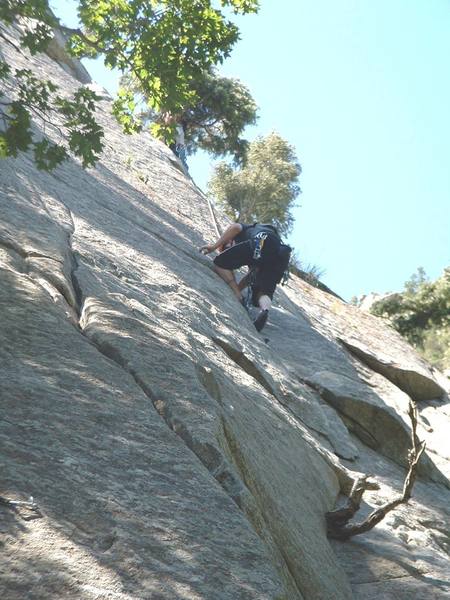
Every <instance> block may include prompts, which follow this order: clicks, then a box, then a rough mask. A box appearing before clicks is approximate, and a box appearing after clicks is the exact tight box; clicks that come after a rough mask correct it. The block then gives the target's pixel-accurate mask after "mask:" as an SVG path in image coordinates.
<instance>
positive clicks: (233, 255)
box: [214, 240, 253, 271]
mask: <svg viewBox="0 0 450 600" xmlns="http://www.w3.org/2000/svg"><path fill="white" fill-rule="evenodd" d="M252 262H253V243H252V242H251V241H250V240H248V241H247V242H241V243H240V244H236V245H235V246H231V248H227V249H226V250H224V251H223V252H221V253H220V254H219V255H218V256H216V258H215V259H214V264H215V265H217V266H218V267H220V268H221V269H228V270H229V271H233V270H234V269H239V267H243V266H244V265H248V266H250V265H251V264H252Z"/></svg>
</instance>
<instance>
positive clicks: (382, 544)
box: [0, 30, 450, 600]
mask: <svg viewBox="0 0 450 600" xmlns="http://www.w3.org/2000/svg"><path fill="white" fill-rule="evenodd" d="M2 33H3V35H5V36H6V37H8V36H9V35H11V36H12V38H11V41H14V32H13V31H12V30H9V32H8V31H6V30H2ZM1 49H2V50H1V51H2V55H3V57H5V58H7V59H8V60H9V61H10V62H11V63H13V64H15V65H16V66H17V67H18V68H19V67H27V68H30V67H31V68H33V71H34V72H35V73H37V74H39V75H40V76H42V77H43V78H48V77H52V78H53V79H54V80H56V82H57V83H58V84H59V85H60V86H61V87H62V88H63V89H65V90H67V91H68V92H70V91H71V90H73V89H75V88H76V87H77V85H79V84H78V82H77V81H75V80H74V79H72V78H71V77H70V75H69V74H68V73H66V72H65V70H63V69H62V68H61V67H59V66H58V65H57V64H56V63H55V62H53V61H52V60H51V59H50V58H49V57H47V56H45V55H38V56H37V57H35V58H33V59H31V58H29V57H28V55H27V54H26V53H22V52H17V50H16V49H15V48H14V46H13V45H12V44H10V43H7V42H6V41H4V40H2V47H1ZM9 93H11V94H13V86H12V89H11V90H9ZM98 116H99V119H100V121H101V122H102V124H103V126H104V127H105V131H106V147H105V153H104V155H103V157H102V160H101V161H100V163H99V164H98V165H97V167H96V168H95V169H90V170H87V171H84V170H83V169H82V168H81V167H80V166H79V165H78V164H77V163H76V162H75V161H70V162H68V163H66V164H64V165H63V166H61V167H59V168H58V169H56V170H55V171H54V172H53V173H51V174H47V173H42V172H39V171H37V170H36V169H35V167H34V165H33V161H32V159H31V158H30V157H28V156H21V157H20V158H19V159H16V160H12V159H11V160H10V159H8V160H3V161H2V162H1V163H0V211H1V219H0V269H1V271H0V276H1V286H0V338H1V345H0V360H1V365H2V369H1V374H0V377H1V381H0V398H1V415H0V416H1V421H0V444H1V448H2V478H1V490H0V494H1V496H2V497H3V498H8V499H13V500H19V501H27V500H28V498H29V497H30V496H32V497H33V499H34V502H35V503H36V504H37V506H38V507H39V511H37V512H36V511H30V510H28V509H27V508H26V507H24V506H20V505H19V506H17V507H16V510H12V507H11V506H7V505H6V504H4V503H3V504H0V518H1V520H0V527H1V531H2V540H3V541H2V559H1V563H0V564H1V567H0V568H1V571H0V593H1V597H2V598H5V600H6V599H8V600H9V599H11V600H12V599H23V598H27V599H28V598H30V599H37V598H51V599H59V598H83V599H97V598H99V599H103V598H105V599H106V598H118V599H142V598H145V599H147V598H148V599H152V600H160V599H164V600H173V599H178V598H180V599H186V600H198V599H205V600H216V599H220V600H222V599H223V600H250V599H255V600H262V599H264V600H265V599H267V600H269V599H274V600H275V599H279V600H281V599H286V600H297V599H298V600H300V599H304V600H316V599H317V600H330V599H333V600H334V599H336V600H349V599H351V598H352V597H354V598H357V599H361V600H362V599H369V600H370V599H372V598H373V599H375V598H377V599H379V598H382V599H383V598H385V599H391V598H392V599H394V598H395V599H398V598H401V599H403V598H404V599H405V600H406V599H407V598H408V599H409V598H419V599H422V598H423V599H424V600H425V599H430V598H446V597H450V588H449V584H450V580H449V569H448V553H449V550H450V525H449V506H450V502H449V501H450V491H449V489H448V487H449V477H450V469H449V465H450V456H449V451H448V448H449V445H448V437H449V434H450V426H449V423H450V410H449V404H448V397H447V396H446V390H445V387H446V380H445V379H444V378H438V376H437V374H436V373H434V372H433V370H432V369H431V368H430V367H429V365H427V364H426V363H424V362H423V360H422V359H420V358H419V357H418V356H417V354H416V353H415V352H414V351H413V350H412V349H411V348H410V347H409V346H408V345H407V344H406V343H405V342H404V341H403V340H402V339H401V338H400V337H399V336H398V335H397V334H396V333H395V332H393V331H392V330H391V329H389V328H387V327H386V326H385V325H384V324H383V323H382V322H381V321H380V320H378V319H376V318H375V317H372V316H370V315H367V314H365V313H363V312H362V311H359V310H358V309H357V308H355V307H352V306H348V305H346V304H345V303H344V302H342V301H341V300H339V299H337V298H335V297H334V296H332V295H329V294H326V293H324V292H322V291H319V290H317V289H315V288H313V287H311V286H310V285H308V284H307V283H304V282H302V281H301V280H299V279H298V278H296V277H293V278H292V279H291V280H290V281H289V283H288V285H287V286H286V287H285V288H282V289H280V291H278V293H277V296H276V305H275V307H274V309H273V310H272V312H271V317H270V323H269V325H268V326H267V327H266V329H264V331H263V333H262V334H261V335H260V334H258V333H257V332H256V331H255V329H254V328H253V326H252V324H251V322H250V320H249V318H248V316H247V314H246V313H245V311H244V309H243V308H242V307H241V306H240V305H238V304H237V302H236V301H235V299H234V297H233V295H232V293H231V292H230V290H229V289H228V288H227V286H226V285H225V284H224V283H223V282H222V281H220V280H219V279H218V278H217V276H216V275H215V274H214V273H213V271H212V269H211V261H210V260H209V259H208V258H206V257H203V256H202V255H200V253H199V252H198V247H199V246H200V245H201V244H202V243H204V242H205V241H210V240H212V239H213V238H214V237H215V230H214V226H213V222H212V219H211V213H210V209H209V207H208V205H207V202H206V200H205V198H204V197H203V196H202V195H201V194H200V193H199V191H198V190H197V188H196V187H195V185H194V184H193V183H192V182H191V181H190V180H189V179H187V178H186V177H185V176H184V175H183V174H182V172H181V170H180V168H179V165H177V161H176V160H174V157H173V155H172V153H171V152H170V150H169V149H168V148H166V147H165V146H164V145H162V144H160V143H158V142H156V141H154V140H153V139H152V138H151V137H150V136H149V134H147V133H143V134H140V135H138V136H133V137H127V136H124V135H123V134H122V133H121V132H120V130H119V127H118V126H117V125H116V124H115V122H114V120H113V119H112V118H111V116H110V103H109V101H108V100H107V99H104V100H103V101H102V102H101V104H100V113H99V115H98ZM36 127H38V124H37V125H36ZM47 133H50V134H54V135H55V136H56V135H57V132H56V131H55V132H52V130H51V128H50V130H48V131H47ZM217 218H218V219H219V220H222V221H223V217H222V216H221V215H218V216H217ZM409 397H412V398H413V399H414V400H416V401H417V402H418V405H419V409H420V412H421V421H420V430H419V434H420V436H421V437H422V438H425V439H426V440H427V448H428V452H427V455H426V457H425V458H424V460H423V462H422V465H421V470H420V479H419V481H418V482H417V484H416V487H415V488H414V497H413V500H412V501H411V502H410V503H409V504H408V505H405V506H402V507H400V508H399V509H397V510H396V511H395V512H393V513H391V514H390V515H389V517H388V518H387V519H386V520H385V521H384V522H383V523H382V524H381V525H380V526H378V527H377V528H376V529H375V530H374V531H372V532H371V533H369V534H365V535H364V536H360V537H359V538H354V539H353V540H352V541H351V542H347V543H338V542H332V543H331V544H330V542H329V541H328V540H327V537H326V526H325V516H324V515H325V513H326V512H327V511H328V510H331V509H332V508H334V507H335V505H336V502H340V501H341V500H342V497H343V496H342V495H343V494H344V493H348V491H349V487H350V486H351V483H352V478H353V477H355V476H356V473H360V472H363V473H371V474H372V475H373V476H374V478H376V479H377V480H378V481H379V483H380V489H379V490H377V491H371V492H367V493H366V495H365V500H366V503H367V504H366V503H364V505H363V507H362V511H361V512H362V516H364V515H365V514H367V513H368V512H369V511H370V509H371V507H376V506H379V505H380V504H382V503H383V502H385V501H386V500H388V499H390V498H392V497H393V496H394V495H396V494H398V493H399V492H400V491H401V489H402V484H403V478H404V475H405V468H404V465H405V459H406V453H407V450H408V445H409V431H410V424H409V421H408V417H407V412H406V411H407V407H408V402H409Z"/></svg>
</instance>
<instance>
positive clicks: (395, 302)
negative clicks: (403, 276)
mask: <svg viewBox="0 0 450 600" xmlns="http://www.w3.org/2000/svg"><path fill="white" fill-rule="evenodd" d="M371 312H373V313H374V314H376V315H378V316H381V317H385V318H387V319H389V321H390V322H391V323H392V325H393V326H394V328H395V329H396V330H397V331H398V332H399V333H400V334H401V335H403V336H404V337H405V338H406V339H407V340H408V341H409V342H410V343H411V344H412V345H413V346H415V347H416V348H417V349H418V350H420V351H421V352H422V353H424V355H425V357H426V358H427V359H428V360H430V362H432V363H433V364H436V365H437V366H438V367H439V368H450V350H449V346H448V342H449V340H450V267H449V268H447V269H444V274H443V275H442V277H440V278H438V279H437V280H436V281H429V279H428V278H427V276H426V274H425V271H424V270H423V269H422V268H419V269H418V271H417V273H415V274H414V275H413V276H412V277H411V279H410V280H409V281H407V282H406V283H405V288H404V291H403V292H401V293H398V294H391V295H389V296H387V297H386V298H384V299H383V300H379V301H378V302H375V303H374V304H373V306H372V309H371Z"/></svg>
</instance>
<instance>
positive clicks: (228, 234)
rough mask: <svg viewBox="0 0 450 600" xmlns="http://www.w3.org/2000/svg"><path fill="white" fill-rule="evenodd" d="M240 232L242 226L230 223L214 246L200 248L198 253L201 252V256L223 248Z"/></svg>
mask: <svg viewBox="0 0 450 600" xmlns="http://www.w3.org/2000/svg"><path fill="white" fill-rule="evenodd" d="M241 231H242V225H241V224H240V223H232V224H231V225H229V226H228V227H227V228H226V229H225V231H224V232H223V234H222V235H221V236H220V238H219V239H218V240H217V242H216V243H215V244H207V245H206V246H202V247H201V248H200V252H203V254H209V253H210V252H214V250H217V249H219V248H223V246H225V245H226V244H228V243H229V242H231V240H234V238H235V237H236V236H237V235H238V234H239V233H241Z"/></svg>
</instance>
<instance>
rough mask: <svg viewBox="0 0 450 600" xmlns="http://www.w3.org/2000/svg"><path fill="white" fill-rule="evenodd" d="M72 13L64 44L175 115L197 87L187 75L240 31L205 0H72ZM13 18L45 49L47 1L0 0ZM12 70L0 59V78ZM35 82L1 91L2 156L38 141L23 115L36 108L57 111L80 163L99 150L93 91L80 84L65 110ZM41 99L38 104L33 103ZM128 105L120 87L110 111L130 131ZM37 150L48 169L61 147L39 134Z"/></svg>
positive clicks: (249, 6) (223, 53)
mask: <svg viewBox="0 0 450 600" xmlns="http://www.w3.org/2000/svg"><path fill="white" fill-rule="evenodd" d="M219 4H220V6H221V7H222V8H227V7H228V8H229V9H231V10H232V12H233V13H234V14H239V13H241V14H246V13H251V12H256V10H257V8H258V0H220V3H219ZM78 15H79V18H80V22H81V27H80V28H79V29H71V28H68V27H62V29H63V30H64V32H65V34H66V35H67V36H68V38H69V41H68V49H69V51H70V52H71V53H72V54H73V55H74V56H77V57H79V58H82V57H86V56H89V57H98V56H103V58H104V61H105V64H106V65H107V66H109V67H117V68H118V69H120V70H121V71H122V72H123V73H129V74H131V76H132V77H133V78H134V79H136V80H137V81H138V82H139V84H140V86H141V88H142V90H143V91H144V92H145V94H146V96H147V97H148V98H149V99H151V107H152V108H153V109H154V110H159V109H160V107H162V106H164V107H165V109H166V110H169V111H171V112H172V113H174V114H178V113H179V112H180V111H181V110H182V109H183V107H184V106H191V105H193V103H194V102H193V101H194V99H195V95H196V92H195V90H194V89H193V86H192V81H193V80H194V79H196V78H197V77H201V75H202V73H204V72H205V71H207V70H208V69H209V68H210V67H211V66H212V65H214V64H217V63H220V62H222V61H223V60H224V59H225V58H226V57H227V56H228V55H229V53H230V51H231V48H232V46H233V44H234V43H235V42H236V41H237V39H238V37H239V32H238V28H237V26H236V25H234V24H233V23H232V22H231V21H229V20H228V19H227V18H226V17H225V15H224V13H223V12H222V11H221V10H219V9H218V8H214V6H213V1H212V0H162V1H160V2H158V1H156V0H78ZM18 17H26V18H28V19H32V22H33V26H32V27H31V28H30V29H29V31H28V32H27V33H26V34H25V35H23V36H22V39H21V44H22V45H23V46H25V47H28V48H29V49H30V51H31V52H32V53H35V52H39V51H43V50H45V48H46V45H47V44H48V42H49V40H50V39H51V37H52V28H53V27H54V26H55V25H56V20H55V18H54V17H53V15H52V14H51V12H50V11H49V9H48V1H47V0H2V3H1V6H0V20H2V21H4V22H6V23H12V22H13V21H14V20H15V19H16V18H18ZM11 74H12V72H11V67H10V66H9V65H8V64H6V63H5V62H1V63H0V78H1V79H3V80H7V79H8V78H9V77H10V75H11ZM15 75H16V76H17V77H18V85H19V89H21V90H22V91H23V92H24V93H25V91H26V88H27V82H26V81H25V80H24V79H22V78H21V77H25V78H26V77H27V76H26V75H22V76H21V74H20V73H17V72H16V73H15ZM42 83H43V87H42V86H41V87H40V88H39V87H37V88H35V93H34V95H33V96H32V97H28V99H27V101H25V99H24V97H23V96H20V94H19V97H18V98H17V99H15V100H14V101H12V102H8V101H4V100H3V97H2V98H1V101H2V106H4V107H5V108H4V109H2V113H1V114H0V117H1V119H2V120H3V123H4V127H5V129H6V131H7V133H3V134H2V137H1V138H0V153H1V155H2V156H15V155H16V154H17V152H18V151H22V150H26V149H28V148H30V147H34V148H35V150H36V146H35V144H36V143H37V144H39V143H40V142H35V141H34V140H33V139H32V136H31V130H30V121H31V113H32V112H34V113H36V109H37V111H38V112H40V113H41V115H43V118H44V119H48V114H49V113H50V112H51V111H56V112H58V113H59V114H61V115H62V117H63V118H64V119H66V120H65V122H64V124H65V125H68V126H69V129H70V127H72V128H73V134H72V138H70V139H69V148H70V149H71V150H72V151H73V152H75V154H77V153H78V155H80V156H81V157H82V159H83V164H85V165H88V164H92V163H93V162H94V161H95V159H96V156H97V154H98V152H99V151H100V149H101V135H102V132H101V129H100V128H99V127H98V126H97V124H96V123H95V121H94V120H93V118H92V113H93V110H94V102H95V100H96V97H95V95H94V94H92V92H89V93H88V90H86V89H85V91H82V92H80V94H79V95H78V96H77V97H75V98H74V100H73V101H72V102H73V103H72V105H71V107H70V110H69V107H68V106H67V105H65V104H64V102H62V104H63V106H62V107H61V106H60V104H61V100H60V97H59V96H57V95H56V91H57V90H56V88H55V86H54V85H52V84H51V82H42ZM40 102H43V104H41V105H40V106H39V103H40ZM134 110H135V103H134V98H133V95H132V94H131V93H130V92H126V91H125V90H121V91H120V93H119V96H118V98H117V101H116V103H115V105H114V110H113V112H114V114H115V115H116V117H117V118H118V119H119V121H120V122H121V123H122V124H123V126H124V129H125V131H127V132H129V133H131V132H132V131H136V130H138V129H139V127H140V124H139V122H137V121H136V120H135V119H134V115H133V113H134ZM65 112H67V113H70V114H69V115H67V114H65ZM19 131H20V132H22V133H21V134H20V135H19V134H18V132H19ZM49 151H51V152H50V156H49V154H48V153H49ZM80 153H81V154H80ZM37 154H38V157H39V156H40V157H41V158H42V160H41V162H40V163H39V162H38V166H41V168H51V167H53V166H54V165H55V164H57V163H58V162H61V160H64V158H65V157H66V154H67V150H65V148H64V147H63V146H61V145H58V144H56V145H53V144H51V143H50V142H49V141H48V140H46V141H45V143H44V145H43V146H42V145H41V146H38V149H37Z"/></svg>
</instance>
